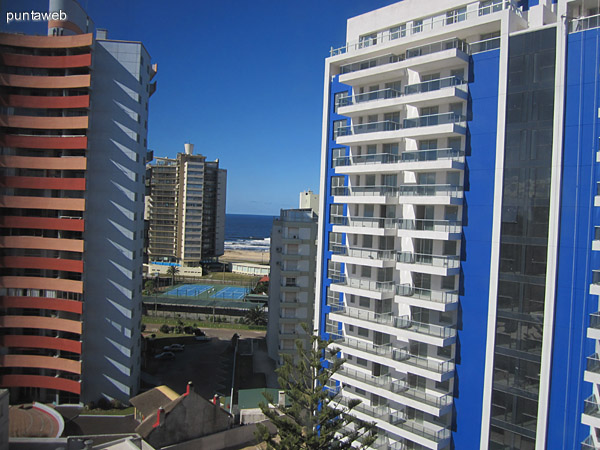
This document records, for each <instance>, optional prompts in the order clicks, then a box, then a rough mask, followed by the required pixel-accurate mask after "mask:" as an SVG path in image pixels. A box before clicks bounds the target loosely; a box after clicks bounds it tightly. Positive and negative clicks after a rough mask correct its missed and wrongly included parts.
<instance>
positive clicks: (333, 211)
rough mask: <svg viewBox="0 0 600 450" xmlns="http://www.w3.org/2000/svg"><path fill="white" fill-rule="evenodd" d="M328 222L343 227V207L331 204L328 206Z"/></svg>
mask: <svg viewBox="0 0 600 450" xmlns="http://www.w3.org/2000/svg"><path fill="white" fill-rule="evenodd" d="M329 222H330V223H331V224H332V225H343V224H344V223H345V220H344V205H340V204H338V203H333V204H332V205H330V206H329Z"/></svg>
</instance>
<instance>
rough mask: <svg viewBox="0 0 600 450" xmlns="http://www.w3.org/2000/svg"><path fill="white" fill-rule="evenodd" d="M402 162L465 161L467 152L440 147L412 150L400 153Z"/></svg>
mask: <svg viewBox="0 0 600 450" xmlns="http://www.w3.org/2000/svg"><path fill="white" fill-rule="evenodd" d="M400 159H401V161H402V162H415V161H418V162H421V161H440V160H446V159H451V160H453V161H464V159H465V152H464V151H462V150H459V149H455V148H440V149H435V150H412V151H407V152H404V153H402V154H401V155H400Z"/></svg>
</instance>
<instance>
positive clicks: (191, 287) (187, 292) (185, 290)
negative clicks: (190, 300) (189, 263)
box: [164, 284, 212, 297]
mask: <svg viewBox="0 0 600 450" xmlns="http://www.w3.org/2000/svg"><path fill="white" fill-rule="evenodd" d="M209 289H212V286H210V285H204V284H184V285H183V286H177V287H176V288H175V289H171V290H170V291H167V292H165V294H164V295H176V296H178V297H179V296H184V297H194V296H197V295H200V294H202V293H203V292H206V291H208V290H209Z"/></svg>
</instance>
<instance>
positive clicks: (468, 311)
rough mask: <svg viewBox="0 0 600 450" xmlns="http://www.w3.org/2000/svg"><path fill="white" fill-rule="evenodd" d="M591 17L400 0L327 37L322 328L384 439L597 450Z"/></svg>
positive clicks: (598, 176)
mask: <svg viewBox="0 0 600 450" xmlns="http://www.w3.org/2000/svg"><path fill="white" fill-rule="evenodd" d="M599 13H600V4H599V3H598V1H597V0H594V1H588V0H524V1H511V0H482V1H469V0H466V1H461V0H430V1H420V0H405V1H402V2H399V3H396V4H393V5H390V6H387V7H384V8H381V9H378V10H375V11H371V12H368V13H366V14H363V15H361V16H358V17H354V18H351V19H349V20H348V25H347V37H346V41H347V42H346V44H345V45H343V46H342V47H340V48H335V49H334V48H332V49H331V56H330V57H329V58H327V60H326V63H325V80H324V81H325V85H324V92H325V95H324V102H323V129H322V132H323V138H322V157H321V187H320V193H321V201H320V210H319V218H320V222H319V239H318V242H319V250H318V252H317V255H318V261H317V291H316V295H317V300H316V308H315V324H316V326H317V327H318V329H319V332H320V335H321V336H322V337H324V338H331V339H333V340H334V341H335V342H334V343H332V345H334V346H335V347H337V348H339V349H340V356H341V357H343V358H345V359H346V362H345V363H344V365H343V367H342V369H341V370H340V371H339V372H338V373H337V374H336V375H335V376H334V378H335V380H336V383H337V387H338V388H339V389H340V390H341V391H342V394H343V397H344V398H347V397H350V398H358V399H360V400H362V403H361V404H360V405H359V406H358V407H357V408H356V409H355V410H354V412H353V414H355V415H356V416H357V417H358V418H360V419H362V420H365V421H369V422H375V423H376V424H377V426H378V435H379V437H378V440H377V442H376V443H375V444H374V446H373V448H389V449H432V450H440V449H451V448H455V449H460V450H464V449H475V448H482V449H484V448H485V449H520V450H528V449H531V450H533V449H537V450H542V449H570V450H575V449H579V448H584V449H591V448H595V449H598V448H600V390H599V386H600V356H599V355H600V344H599V342H600V332H599V331H598V330H600V320H598V317H600V314H599V313H598V310H599V306H598V297H597V296H598V295H599V294H600V287H599V286H600V270H599V269H600V252H599V251H597V250H599V249H600V245H597V244H598V242H599V241H600V231H599V230H600V216H599V215H598V212H597V209H598V208H597V206H598V205H600V201H599V198H600V196H599V193H600V190H599V189H600V188H599V186H600V166H598V164H600V163H599V161H600V158H599V157H598V151H599V150H600V148H599V142H600V140H599V138H600V131H599V130H600V115H599V113H598V111H600V72H599V71H598V67H599V65H600V28H599V27H600V15H599ZM590 286H591V288H590Z"/></svg>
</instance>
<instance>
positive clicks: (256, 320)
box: [244, 305, 267, 325]
mask: <svg viewBox="0 0 600 450" xmlns="http://www.w3.org/2000/svg"><path fill="white" fill-rule="evenodd" d="M244 322H246V323H247V324H249V325H266V324H267V313H266V312H265V308H263V307H262V306H259V305H256V306H255V307H254V308H251V309H249V310H248V311H247V312H246V314H245V315H244Z"/></svg>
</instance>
